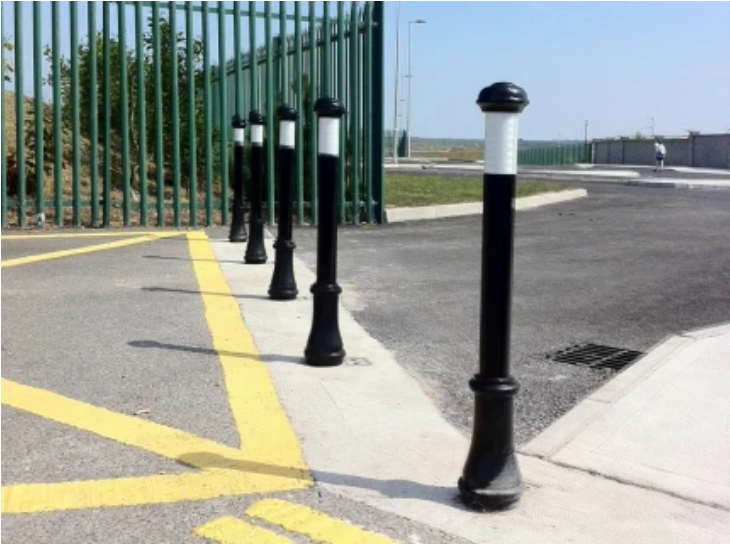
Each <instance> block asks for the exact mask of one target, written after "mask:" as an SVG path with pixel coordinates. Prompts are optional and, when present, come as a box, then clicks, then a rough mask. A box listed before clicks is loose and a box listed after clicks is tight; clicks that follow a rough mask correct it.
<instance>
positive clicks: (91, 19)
mask: <svg viewBox="0 0 730 544" xmlns="http://www.w3.org/2000/svg"><path fill="white" fill-rule="evenodd" d="M86 7H87V16H88V23H89V57H90V58H91V65H90V66H89V87H90V91H91V92H90V93H89V94H90V97H89V110H90V111H91V126H90V127H89V139H90V140H91V157H90V158H89V169H90V172H89V174H90V175H89V183H91V226H92V228H95V227H96V226H98V224H99V116H98V112H99V101H98V95H99V84H98V81H97V66H96V63H97V60H98V57H97V51H96V4H95V3H94V2H89V3H88V4H87V5H86Z"/></svg>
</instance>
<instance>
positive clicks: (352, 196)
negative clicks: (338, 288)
mask: <svg viewBox="0 0 730 544" xmlns="http://www.w3.org/2000/svg"><path fill="white" fill-rule="evenodd" d="M2 10H3V16H5V17H9V19H8V21H13V22H14V25H13V26H12V29H13V31H14V32H13V34H10V33H9V29H10V28H11V27H10V26H8V27H7V30H8V33H6V27H5V26H4V27H3V63H2V64H3V81H4V83H3V108H2V124H3V140H2V145H3V149H2V157H3V168H2V226H3V227H28V226H38V225H43V224H53V225H56V226H74V227H80V226H86V227H110V226H115V225H119V226H135V225H140V226H150V225H157V226H165V225H167V226H175V227H183V226H201V225H214V224H220V225H225V224H227V223H228V221H229V215H230V212H229V205H230V203H231V198H230V192H231V188H230V185H231V183H232V179H231V178H232V149H231V141H230V140H231V138H230V130H231V119H232V117H233V116H234V115H239V116H241V117H243V118H246V117H248V113H249V112H250V111H251V110H254V109H255V110H259V111H261V112H262V113H263V114H264V115H265V117H266V135H267V140H266V146H267V153H266V167H267V168H266V181H265V208H266V214H267V217H268V220H269V222H270V223H273V222H274V218H275V210H276V183H275V179H276V175H277V172H276V164H275V161H274V158H275V154H274V150H275V145H274V144H275V143H276V138H277V132H278V127H277V125H276V123H275V119H274V116H275V111H276V108H277V107H278V106H279V105H280V104H282V103H285V102H286V103H289V104H290V105H292V106H294V107H295V108H296V109H297V110H299V112H300V122H299V123H298V127H297V128H298V130H297V132H296V139H297V142H296V150H297V151H296V164H297V173H296V179H295V183H296V188H295V192H294V195H295V199H296V202H295V206H294V210H295V212H296V214H297V221H298V223H299V224H304V223H312V224H316V221H317V210H316V205H315V204H316V183H315V181H316V156H317V150H316V132H315V117H314V112H313V110H312V105H313V103H314V101H315V100H316V99H317V98H318V97H320V96H322V95H323V94H325V93H332V94H333V95H334V96H336V97H337V98H339V99H340V100H342V101H343V102H344V103H345V105H346V107H347V110H348V113H347V117H346V119H345V126H344V127H343V128H344V130H342V133H341V134H342V137H341V141H340V147H341V156H342V157H345V158H346V160H345V167H344V168H343V169H342V172H341V175H340V178H339V189H340V195H341V197H340V202H339V211H340V220H341V222H343V223H344V222H352V223H359V222H369V223H376V222H382V220H383V216H384V208H385V202H384V194H383V188H384V172H383V153H384V150H383V138H382V134H383V102H384V100H383V99H384V96H383V92H384V90H383V87H384V86H383V64H384V47H383V46H384V42H383V39H384V34H383V32H384V7H383V4H382V2H350V3H342V2H341V3H338V5H337V6H336V7H334V6H333V7H332V8H331V7H330V2H276V3H272V2H267V3H266V4H265V5H264V6H263V9H260V8H257V3H256V2H245V3H244V2H233V3H229V2H184V3H181V2H101V3H97V2H87V3H84V4H80V3H77V2H53V3H45V2H38V3H33V4H32V5H31V4H30V3H25V2H14V3H11V2H3V4H2ZM274 10H276V12H274ZM28 19H32V23H33V25H32V31H30V30H28V28H30V27H28V26H27V22H28ZM47 23H50V29H49V28H48V27H47ZM49 30H50V32H49ZM27 34H30V35H27ZM29 53H30V54H29ZM26 57H28V58H29V59H31V60H32V62H27V61H26V60H25V58H26ZM24 64H27V66H26V67H25V68H24ZM30 66H32V69H29V68H28V67H30ZM24 72H30V73H29V74H27V73H24ZM6 106H8V107H6ZM246 181H247V182H248V179H247V180H246Z"/></svg>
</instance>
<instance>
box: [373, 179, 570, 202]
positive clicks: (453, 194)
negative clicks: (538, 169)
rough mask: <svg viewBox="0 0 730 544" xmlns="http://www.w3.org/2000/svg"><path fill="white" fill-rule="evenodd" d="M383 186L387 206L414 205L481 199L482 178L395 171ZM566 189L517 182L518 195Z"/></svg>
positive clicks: (544, 184)
mask: <svg viewBox="0 0 730 544" xmlns="http://www.w3.org/2000/svg"><path fill="white" fill-rule="evenodd" d="M385 187H386V189H385V194H386V196H387V199H386V202H387V206H388V207H389V208H413V207H416V206H435V205H439V204H458V203H460V202H478V201H480V200H482V181H481V178H479V179H476V178H446V177H444V178H439V177H431V176H408V175H401V174H396V175H388V176H387V177H386V180H385ZM566 189H567V187H564V186H562V185H558V184H556V183H543V182H540V181H518V182H517V197H518V198H521V197H525V196H532V195H537V194H540V193H554V192H557V191H564V190H566Z"/></svg>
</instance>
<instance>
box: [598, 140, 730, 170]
mask: <svg viewBox="0 0 730 544" xmlns="http://www.w3.org/2000/svg"><path fill="white" fill-rule="evenodd" d="M662 141H663V143H664V146H665V147H666V148H667V157H666V159H665V161H664V164H665V166H695V167H698V168H728V169H730V134H692V135H690V136H685V137H681V138H664V139H663V140H662ZM593 162H594V163H595V164H636V165H653V164H654V141H653V140H634V139H631V138H612V139H609V140H594V141H593Z"/></svg>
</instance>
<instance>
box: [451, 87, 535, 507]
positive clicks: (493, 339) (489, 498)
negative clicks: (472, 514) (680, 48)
mask: <svg viewBox="0 0 730 544" xmlns="http://www.w3.org/2000/svg"><path fill="white" fill-rule="evenodd" d="M477 104H479V107H480V108H481V110H482V111H483V112H484V113H485V118H486V126H485V142H484V215H483V218H482V289H481V323H480V329H479V332H480V334H479V337H480V338H479V343H480V345H479V373H478V374H477V375H476V376H474V378H472V379H471V380H470V381H469V386H470V387H471V390H472V391H473V392H474V395H475V408H474V431H473V434H472V441H471V448H470V450H469V455H468V457H467V459H466V464H465V466H464V472H463V476H462V477H461V478H460V479H459V491H460V492H461V498H462V500H463V502H464V504H465V505H467V506H469V507H471V508H476V509H479V510H495V509H501V508H506V507H508V506H510V505H512V504H514V503H515V502H517V501H518V500H519V498H520V496H521V495H522V491H523V484H522V476H521V475H520V469H519V466H518V465H517V458H516V456H515V448H514V438H513V413H514V396H515V395H516V394H517V391H518V390H519V384H518V383H517V381H516V380H515V379H514V378H513V377H512V376H511V375H510V359H509V347H510V305H511V297H512V247H513V233H514V198H515V184H516V177H517V176H516V174H517V125H518V118H519V114H520V113H521V112H522V110H523V109H524V108H525V106H527V104H528V100H527V93H525V91H524V90H523V89H522V88H520V87H518V86H516V85H513V84H512V83H495V84H494V85H492V86H490V87H486V88H485V89H482V92H481V93H479V98H478V99H477Z"/></svg>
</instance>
